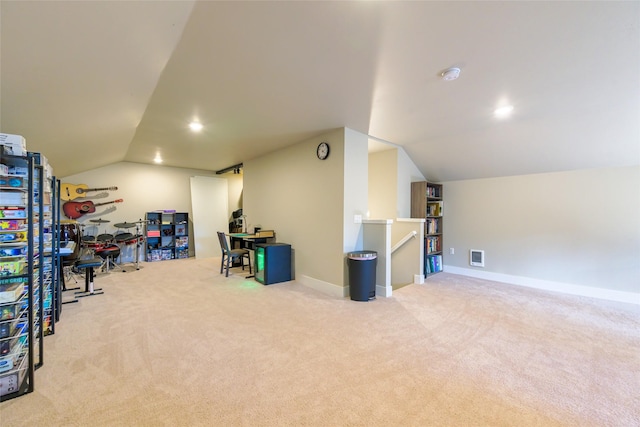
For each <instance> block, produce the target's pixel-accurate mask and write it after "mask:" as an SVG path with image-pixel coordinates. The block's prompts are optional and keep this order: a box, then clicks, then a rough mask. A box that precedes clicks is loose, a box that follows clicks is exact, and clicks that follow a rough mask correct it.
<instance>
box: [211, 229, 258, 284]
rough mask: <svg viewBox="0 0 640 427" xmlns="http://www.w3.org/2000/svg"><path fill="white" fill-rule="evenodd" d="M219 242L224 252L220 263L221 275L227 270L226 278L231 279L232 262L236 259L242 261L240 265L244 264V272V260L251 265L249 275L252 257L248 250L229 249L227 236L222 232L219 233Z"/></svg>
mask: <svg viewBox="0 0 640 427" xmlns="http://www.w3.org/2000/svg"><path fill="white" fill-rule="evenodd" d="M218 240H220V250H221V251H222V260H221V262H220V274H222V270H223V269H225V270H226V274H225V276H227V277H229V268H231V262H232V261H233V260H236V259H240V263H241V264H242V269H243V270H244V260H245V258H246V259H247V261H248V264H249V274H252V272H251V256H250V253H249V250H248V249H229V243H227V236H226V235H225V234H224V233H223V232H222V231H218Z"/></svg>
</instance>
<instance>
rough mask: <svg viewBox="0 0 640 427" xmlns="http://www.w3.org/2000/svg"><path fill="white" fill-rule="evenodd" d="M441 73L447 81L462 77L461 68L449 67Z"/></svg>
mask: <svg viewBox="0 0 640 427" xmlns="http://www.w3.org/2000/svg"><path fill="white" fill-rule="evenodd" d="M440 75H441V76H442V80H444V81H446V82H448V81H451V80H455V79H457V78H458V77H460V68H449V69H448V70H444V71H443V72H442V73H441V74H440Z"/></svg>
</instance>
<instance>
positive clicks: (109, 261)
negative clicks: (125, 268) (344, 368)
mask: <svg viewBox="0 0 640 427" xmlns="http://www.w3.org/2000/svg"><path fill="white" fill-rule="evenodd" d="M96 255H98V256H99V257H100V258H102V260H103V261H102V264H101V267H102V270H104V271H105V272H106V273H108V272H109V269H110V268H111V267H120V265H119V264H118V263H117V262H116V259H117V258H118V257H119V256H120V246H118V245H107V246H105V247H104V248H102V249H98V250H96Z"/></svg>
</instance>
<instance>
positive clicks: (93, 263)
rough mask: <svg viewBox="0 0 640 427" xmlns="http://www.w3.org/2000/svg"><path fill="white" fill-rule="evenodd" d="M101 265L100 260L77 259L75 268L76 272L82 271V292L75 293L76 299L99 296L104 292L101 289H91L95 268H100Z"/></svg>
mask: <svg viewBox="0 0 640 427" xmlns="http://www.w3.org/2000/svg"><path fill="white" fill-rule="evenodd" d="M101 265H102V260H101V259H100V258H93V259H79V260H78V261H76V268H77V269H78V270H84V292H82V291H80V292H76V297H77V298H82V297H89V296H93V295H101V294H103V293H104V292H103V291H102V288H98V289H94V288H93V276H94V271H93V269H94V268H95V267H100V266H101Z"/></svg>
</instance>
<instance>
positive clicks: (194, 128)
mask: <svg viewBox="0 0 640 427" xmlns="http://www.w3.org/2000/svg"><path fill="white" fill-rule="evenodd" d="M189 129H191V130H192V131H193V132H200V131H201V130H202V123H200V122H191V123H189Z"/></svg>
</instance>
